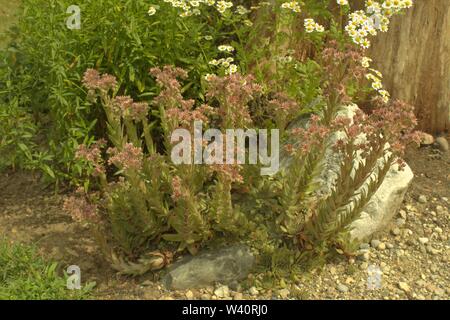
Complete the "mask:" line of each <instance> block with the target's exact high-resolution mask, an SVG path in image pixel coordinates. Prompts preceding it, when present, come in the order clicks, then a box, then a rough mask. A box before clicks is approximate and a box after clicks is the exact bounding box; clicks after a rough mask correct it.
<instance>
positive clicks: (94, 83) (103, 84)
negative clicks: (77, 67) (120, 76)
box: [83, 69, 117, 91]
mask: <svg viewBox="0 0 450 320" xmlns="http://www.w3.org/2000/svg"><path fill="white" fill-rule="evenodd" d="M83 85H84V86H85V87H86V88H88V89H89V90H97V89H98V90H102V91H108V90H110V89H114V88H115V87H116V86H117V80H116V78H115V77H114V76H112V75H109V74H103V75H101V76H100V74H99V72H98V71H97V70H95V69H87V70H86V72H85V73H84V76H83Z"/></svg>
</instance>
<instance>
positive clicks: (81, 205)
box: [63, 195, 99, 223]
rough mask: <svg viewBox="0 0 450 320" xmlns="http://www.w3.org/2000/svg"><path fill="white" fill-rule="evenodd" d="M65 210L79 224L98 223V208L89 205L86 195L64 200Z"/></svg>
mask: <svg viewBox="0 0 450 320" xmlns="http://www.w3.org/2000/svg"><path fill="white" fill-rule="evenodd" d="M63 210H64V211H66V212H67V213H69V214H70V215H71V217H72V219H73V220H75V221H78V222H94V223H96V222H98V221H99V216H98V214H97V211H98V208H97V206H96V205H95V204H92V203H89V202H88V201H87V199H86V197H85V196H84V195H77V196H70V197H67V198H66V199H65V200H64V205H63Z"/></svg>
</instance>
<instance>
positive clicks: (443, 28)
mask: <svg viewBox="0 0 450 320" xmlns="http://www.w3.org/2000/svg"><path fill="white" fill-rule="evenodd" d="M371 56H372V57H373V58H374V62H375V63H374V66H375V68H378V69H379V70H380V71H381V72H383V74H384V75H385V78H384V85H385V86H386V88H387V89H388V90H389V91H390V92H391V94H392V96H393V98H399V99H402V100H405V101H407V102H409V103H411V104H413V105H414V106H415V107H416V112H417V116H418V118H419V122H420V128H421V129H422V130H425V131H428V132H431V133H439V132H443V131H448V130H449V129H450V0H417V1H415V4H414V7H413V8H411V9H409V10H408V11H407V13H406V14H405V15H401V16H397V17H394V18H393V20H392V23H391V26H390V30H389V32H387V33H384V34H381V35H379V36H378V37H377V38H376V39H375V40H374V43H373V46H372V49H371Z"/></svg>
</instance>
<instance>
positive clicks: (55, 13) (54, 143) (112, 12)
mask: <svg viewBox="0 0 450 320" xmlns="http://www.w3.org/2000/svg"><path fill="white" fill-rule="evenodd" d="M72 4H73V3H72V2H71V1H69V0H51V1H47V0H24V1H23V8H24V12H23V15H22V17H21V18H20V21H19V23H18V28H17V34H16V37H15V40H14V42H13V43H11V45H10V47H9V48H8V50H5V51H4V52H3V55H4V57H5V62H6V63H5V65H3V66H2V79H5V82H4V81H3V80H2V81H1V83H2V85H0V92H2V98H3V100H4V101H5V103H7V104H12V103H14V99H15V97H20V100H18V106H19V107H20V108H22V109H23V110H25V111H26V112H29V113H31V114H33V115H34V117H35V120H37V125H38V127H39V129H40V132H41V134H43V135H44V136H45V145H44V147H45V149H46V150H48V151H49V153H50V154H51V155H52V161H53V163H52V167H53V168H54V170H55V174H56V175H57V178H62V179H68V180H72V181H74V182H76V181H77V180H78V179H80V178H81V177H80V175H79V174H80V172H81V170H82V168H81V164H80V163H79V162H76V161H74V150H75V148H76V147H77V145H78V144H79V143H90V142H91V141H92V139H94V137H96V138H100V137H103V136H106V126H105V115H104V114H103V113H102V111H101V109H98V108H94V107H91V106H89V105H88V104H87V103H86V102H85V101H86V99H85V98H86V92H85V90H84V89H83V88H81V87H80V80H81V77H82V74H83V72H84V71H85V70H86V69H87V68H89V67H95V68H96V69H99V70H102V71H105V72H108V73H110V74H113V75H115V76H116V77H117V80H118V81H119V84H120V85H121V86H122V88H123V92H125V93H126V94H129V95H132V96H133V97H135V98H137V97H139V98H141V99H145V98H146V97H149V96H152V95H154V94H155V91H156V86H155V83H154V81H153V79H152V78H150V77H148V76H147V75H148V70H149V69H150V68H151V67H154V66H158V65H165V64H171V65H172V64H173V65H178V66H182V67H184V68H186V69H187V70H189V71H190V80H189V82H188V83H186V87H185V89H184V90H185V91H187V94H188V95H189V96H192V97H195V98H198V97H199V96H201V95H202V90H201V86H200V84H201V81H199V80H200V78H201V76H203V75H205V74H206V73H208V72H209V65H208V61H209V59H210V58H212V57H214V56H215V55H216V54H217V48H216V44H215V42H214V41H210V40H205V36H206V35H210V34H211V33H213V34H212V35H213V36H215V37H214V38H215V39H216V40H215V41H217V33H218V32H217V31H216V30H217V29H216V28H213V25H214V18H212V20H211V18H208V21H205V19H201V18H196V17H190V18H188V19H183V20H181V19H180V18H179V16H178V15H179V12H178V11H177V10H175V9H173V8H171V7H170V6H169V5H168V4H166V3H164V2H163V1H162V0H161V1H154V2H153V4H157V5H159V6H160V10H158V14H156V15H153V16H148V14H147V10H148V5H149V4H148V2H147V1H144V0H134V1H130V0H120V1H115V0H100V1H80V2H79V3H77V5H79V7H80V9H81V22H82V25H81V29H80V30H69V29H68V28H67V27H66V25H65V21H66V19H67V17H68V16H69V15H68V14H66V9H67V8H68V7H69V6H70V5H72ZM219 32H220V30H219ZM208 39H209V38H208ZM6 79H7V81H6ZM7 82H8V86H6V87H3V83H5V84H6V83H7Z"/></svg>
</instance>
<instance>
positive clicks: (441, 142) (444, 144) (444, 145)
mask: <svg viewBox="0 0 450 320" xmlns="http://www.w3.org/2000/svg"><path fill="white" fill-rule="evenodd" d="M436 145H437V147H438V148H439V150H441V151H443V152H447V151H448V150H449V146H448V141H447V139H445V138H444V137H439V138H436Z"/></svg>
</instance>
